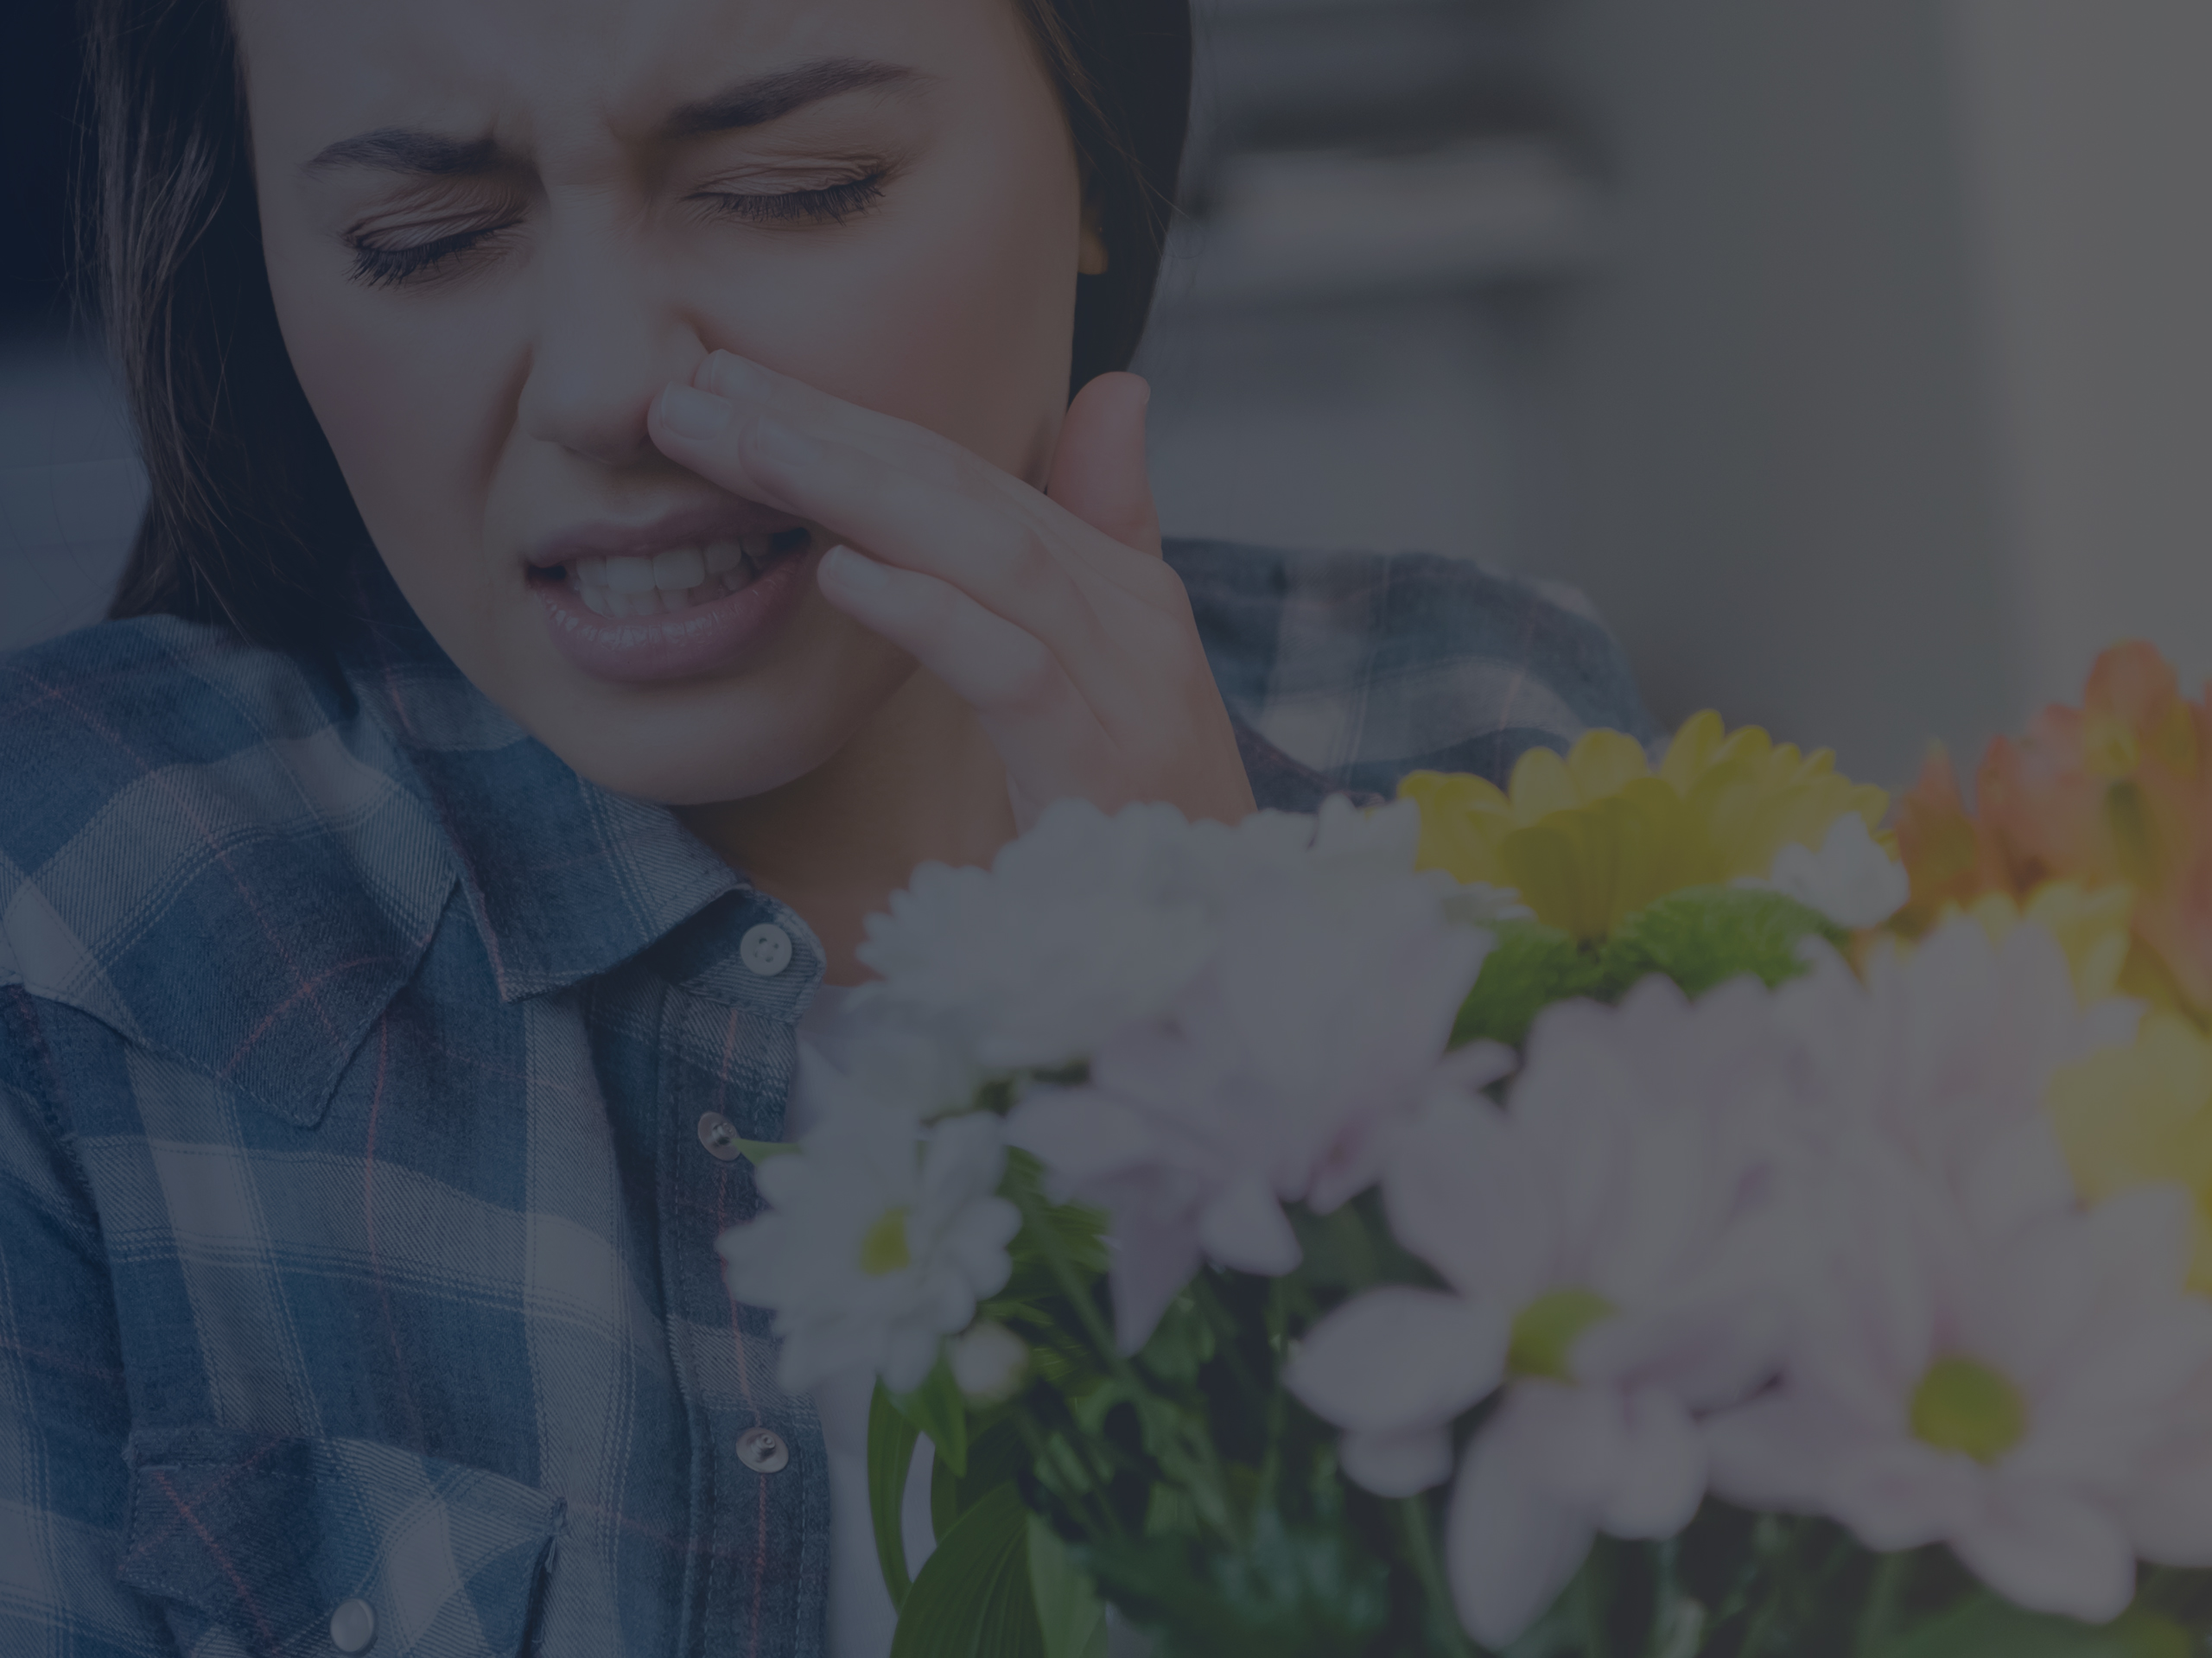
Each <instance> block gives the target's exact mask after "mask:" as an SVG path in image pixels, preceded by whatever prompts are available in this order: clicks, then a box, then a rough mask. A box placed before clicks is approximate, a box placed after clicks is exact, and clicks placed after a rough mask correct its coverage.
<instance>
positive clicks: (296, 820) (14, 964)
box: [0, 543, 1648, 1658]
mask: <svg viewBox="0 0 2212 1658" xmlns="http://www.w3.org/2000/svg"><path fill="white" fill-rule="evenodd" d="M1170 557H1171V560H1172V561H1173V563H1174V564H1175V565H1176V567H1177V568H1178V569H1179V570H1180V572H1181V573H1182V575H1183V576H1184V578H1185V583H1186V585H1187V587H1188V588H1189V590H1190V593H1191V596H1192V603H1193V606H1194V608H1195V610H1196V612H1197V614H1198V619H1199V624H1200V627H1201V631H1202V632H1203V635H1204V638H1205V643H1206V646H1207V650H1208V652H1209V656H1210V658H1211V663H1212V665H1213V668H1214V670H1215V673H1216V675H1217V678H1218V680H1219V683H1220V684H1221V688H1222V690H1223V692H1224V696H1225V699H1226V701H1227V702H1228V703H1229V706H1230V709H1231V711H1232V713H1233V715H1235V716H1236V721H1237V723H1238V726H1239V728H1240V737H1241V740H1242V742H1243V752H1244V756H1245V759H1246V762H1247V765H1248V767H1249V770H1250V772H1251V773H1252V776H1253V779H1254V784H1255V792H1256V793H1257V794H1258V796H1259V797H1260V799H1261V801H1262V804H1269V805H1275V806H1281V807H1287V808H1292V809H1301V808H1303V809H1310V808H1312V807H1313V805H1314V804H1316V803H1317V802H1318V799H1319V797H1320V795H1321V794H1322V793H1323V792H1324V791H1326V790H1328V789H1331V788H1338V787H1341V788H1349V789H1351V790H1356V791H1375V792H1384V791H1388V790H1389V788H1390V786H1391V785H1392V784H1393V783H1394V781H1395V778H1397V777H1398V776H1399V775H1401V774H1402V773H1403V772H1406V771H1408V770H1410V769H1413V768H1414V767H1416V766H1423V765H1427V766H1438V767H1448V768H1461V769H1469V770H1473V771H1477V772H1484V773H1487V774H1490V775H1491V776H1494V777H1495V776H1498V775H1501V774H1502V773H1503V772H1504V771H1505V770H1506V768H1507V767H1508V766H1509V765H1510V763H1511V762H1512V760H1513V759H1515V757H1516V755H1517V754H1518V753H1520V752H1521V751H1522V749H1524V748H1526V747H1528V746H1530V745H1532V744H1537V743H1543V744H1550V745H1560V744H1564V743H1566V742H1567V741H1568V740H1571V739H1573V737H1574V736H1575V735H1576V734H1578V733H1579V732H1580V731H1582V730H1583V729H1584V728H1586V727H1588V726H1591V725H1594V724H1601V723H1602V724H1610V725H1615V726H1622V727H1627V728H1629V729H1631V730H1633V731H1635V732H1636V733H1637V734H1638V735H1639V736H1643V735H1648V733H1647V731H1646V729H1645V717H1644V715H1643V711H1642V709H1641V707H1640V705H1639V704H1638V702H1637V698H1636V695H1635V692H1634V689H1633V688H1632V686H1631V684H1630V679H1629V676H1628V674H1627V672H1626V670H1625V668H1624V664H1623V663H1622V661H1621V659H1620V657H1619V656H1618V652H1617V651H1616V650H1615V648H1614V646H1613V645H1612V643H1611V640H1610V639H1609V638H1608V637H1607V636H1606V634H1605V631H1604V630H1603V629H1602V628H1601V627H1600V626H1599V625H1598V624H1597V622H1596V621H1595V619H1593V618H1592V617H1591V616H1590V615H1589V614H1588V613H1587V612H1586V611H1585V610H1583V609H1582V608H1580V606H1579V604H1578V603H1577V601H1575V600H1573V596H1572V595H1571V594H1565V593H1563V592H1561V591H1559V590H1554V589H1549V588H1540V587H1538V586H1535V585H1533V584H1530V583H1526V582H1521V581H1510V580H1505V579H1502V578H1499V577H1496V576H1493V575H1487V574H1485V573H1484V572H1483V571H1481V570H1479V569H1476V568H1474V567H1471V566H1469V565H1467V564H1465V563H1460V562H1453V561H1449V560H1445V559H1439V558H1430V557H1425V556H1413V555H1407V556H1355V555H1327V556H1322V555H1285V554H1279V553H1271V552H1267V551H1262V550H1260V549H1249V548H1233V547H1230V546H1225V545H1222V544H1217V543H1174V544H1172V545H1171V549H1170ZM393 597H394V598H396V594H395V595H393ZM367 641H368V642H365V643H363V644H360V645H358V646H355V647H349V649H348V650H347V651H346V653H345V654H344V655H343V657H341V659H340V662H339V663H338V664H335V665H334V666H331V667H325V668H318V667H315V666H312V665H310V664H307V663H305V662H303V661H301V660H296V659H294V658H292V657H287V656H284V655H281V654H278V653H275V652H271V651H260V650H255V649H251V648H248V647H245V646H244V645H240V644H238V643H237V642H236V641H235V640H234V639H232V638H229V637H228V636H226V634H224V633H222V632H218V631H217V630H214V629H212V628H207V627H201V626H192V625H188V624H186V623H183V622H180V621H177V620H175V619H142V620H138V621H133V622H124V623H108V624H104V625H102V626H96V627H92V628H89V629H86V630H85V631H83V632H78V633H74V634H72V635H69V636H67V637H66V638H60V639H57V640H54V641H50V642H48V643H46V644H44V645H38V646H35V647H34V648H32V649H30V650H28V651H22V652H19V653H17V654H16V655H15V656H13V657H3V658H0V1652H4V1653H5V1654H6V1655H7V1658H94V1655H101V1658H106V1655H124V1654H130V1655H174V1654H190V1655H197V1658H238V1655H247V1654H251V1655H255V1658H278V1655H283V1658H293V1655H308V1654H324V1653H329V1652H333V1651H352V1650H358V1649H361V1643H362V1642H363V1640H364V1638H365V1637H367V1638H368V1639H369V1640H370V1642H371V1645H370V1647H369V1648H368V1649H370V1650H372V1651H373V1653H374V1654H375V1655H377V1658H448V1655H451V1658H461V1655H469V1658H481V1655H487V1654H489V1655H510V1654H519V1653H523V1652H532V1653H539V1654H543V1655H548V1658H613V1655H620V1654H631V1655H640V1658H642V1655H648V1654H650V1655H655V1658H660V1655H685V1658H690V1655H699V1658H707V1655H740V1654H743V1655H777V1658H815V1655H817V1654H819V1653H820V1652H821V1650H822V1647H823V1598H824V1585H825V1582H826V1579H827V1575H828V1565H829V1557H828V1552H829V1526H828V1485H827V1480H826V1476H825V1461H824V1453H823V1445H822V1439H821V1434H820V1431H819V1426H818V1424H817V1420H816V1419H815V1417H814V1413H813V1411H812V1408H811V1407H810V1403H809V1401H807V1400H806V1399H804V1398H798V1397H792V1396H790V1395H787V1394H784V1393H782V1392H780V1391H779V1389H778V1388H777V1386H776V1382H775V1365H774V1363H773V1360H774V1352H775V1344H774V1341H773V1338H772V1334H771V1331H770V1325H769V1319H768V1318H767V1317H766V1315H765V1314H764V1313H762V1312H760V1311H758V1310H756V1309H752V1308H747V1307H743V1306H739V1305H734V1304H733V1303H732V1302H731V1300H730V1299H729V1297H728V1293H726V1291H725V1289H724V1287H723V1285H722V1281H721V1274H720V1270H719V1266H720V1263H719V1261H718V1260H717V1258H716V1256H715V1253H714V1250H713V1248H712V1244H713V1242H714V1240H715V1236H716V1235H717V1234H719V1233H720V1232H721V1230H722V1229H724V1228H726V1227H728V1226H730V1225H732V1224H734V1223H737V1222H740V1221H742V1220H743V1219H745V1218H746V1217H747V1216H748V1215H750V1214H751V1213H752V1212H753V1209H754V1205H755V1202H756V1200H755V1197H754V1195H753V1186H752V1183H751V1180H750V1178H749V1174H748V1166H747V1164H745V1163H744V1162H743V1161H742V1160H741V1159H740V1160H722V1159H721V1158H718V1157H717V1156H715V1155H712V1154H710V1153H709V1151H708V1150H707V1149H706V1148H705V1146H704V1144H703V1140H702V1133H701V1120H702V1117H707V1116H709V1115H710V1114H711V1116H712V1117H715V1118H721V1119H726V1120H727V1121H728V1122H729V1123H730V1124H732V1125H734V1128H735V1129H736V1132H737V1133H738V1134H740V1135H742V1136H746V1137H748V1138H758V1139H773V1138H775V1137H777V1135H778V1134H779V1131H780V1128H781V1126H782V1117H783V1109H784V1101H785V1093H786V1090H787V1089H788V1088H789V1086H790V1083H791V1078H792V1074H793V1070H794V1065H795V1044H794V1039H793V1034H792V1030H793V1026H794V1024H795V1022H796V1021H797V1020H798V1017H799V1015H800V1013H802V1012H803V1010H804V1008H805V1007H806V1005H807V1002H808V1001H809V999H810V997H811V996H812V994H813V993H814V989H815V987H816V985H817V983H818V982H819V981H820V978H821V975H822V969H823V954H822V950H821V949H820V947H819V945H818V944H817V942H816V940H815V938H814V937H813V935H812V934H811V933H810V931H808V929H807V926H806V924H805V922H804V920H802V919H801V918H799V917H798V916H797V915H796V914H794V913H792V912H791V911H790V910H788V909H786V908H785V907H784V906H783V905H780V904H779V903H777V902H775V901H774V900H772V899H769V898H766V897H765V896H763V895H762V894H760V893H758V892H756V891H754V890H753V888H752V887H751V886H749V885H748V884H747V881H746V880H745V879H744V878H743V876H742V875H741V874H740V873H736V872H734V871H733V870H732V869H730V868H729V867H727V866H725V865H724V864H723V863H721V861H718V860H717V859H716V858H715V856H714V854H712V853H710V852H709V850H708V848H706V847H705V846H704V845H702V843H701V842H698V841H697V840H696V839H695V838H693V837H692V836H691V835H690V834H689V833H688V832H687V831H686V830H685V829H683V827H682V826H681V825H680V824H679V823H678V822H677V819H676V817H675V816H674V815H673V814H671V812H670V811H668V810H666V809H664V808H663V807H660V806H657V805H653V804H647V803H645V802H643V801H639V800H636V799H633V798H629V797H623V796H620V795H616V794H613V793H611V792H609V791H606V790H604V789H601V788H598V787H596V786H594V785H592V784H590V783H588V782H586V781H584V780H583V779H582V778H579V777H578V776H576V775H575V773H574V772H571V771H570V770H569V768H568V767H567V766H565V765H563V764H562V763H561V762H560V761H559V760H558V759H556V758H555V757H554V756H553V755H552V754H551V753H550V752H549V751H548V750H547V749H545V748H544V747H543V746H541V745H539V744H538V743H537V741H536V740H533V739H531V738H530V737H529V736H528V735H526V734H524V732H523V731H521V730H520V729H519V728H518V727H517V726H516V725H515V724H514V723H513V722H512V721H510V720H509V719H507V718H506V717H505V715H502V714H501V713H500V712H499V710H498V709H496V708H493V706H492V704H491V703H490V702H488V701H486V699H485V698H484V697H483V696H482V695H481V694H480V693H479V692H477V691H476V690H475V689H474V687H472V686H471V685H470V684H469V683H467V681H466V680H465V679H463V678H462V677H461V676H460V675H459V673H458V672H457V671H456V670H454V668H453V667H452V665H451V664H450V663H448V661H447V659H446V658H445V657H443V655H442V653H441V652H439V651H438V650H437V649H436V647H435V645H434V644H432V643H431V642H430V640H429V637H428V635H427V634H426V633H424V632H423V631H422V630H421V629H420V627H419V626H418V625H416V624H415V623H414V622H413V619H412V618H411V617H410V616H406V615H404V607H402V609H401V610H400V611H397V612H392V613H388V614H387V615H386V616H385V620H384V622H383V623H381V624H380V625H379V626H377V627H376V628H374V629H373V630H372V631H371V632H370V634H369V635H368V636H367ZM764 930H766V931H764ZM748 938H749V939H750V940H751V941H752V945H753V947H752V948H750V949H748V948H747V940H748ZM764 939H765V940H766V943H765V944H764V943H763V942H762V941H763V940H764ZM786 945H788V950H787V952H786V951H785V946H786ZM785 954H787V956H788V959H787V960H780V961H779V956H784V955H785ZM762 1429H765V1430H766V1431H767V1432H768V1433H770V1434H772V1435H773V1436H774V1437H773V1439H762V1438H761V1437H760V1435H759V1434H758V1433H757V1432H754V1431H755V1430H762ZM747 1436H750V1437H747ZM741 1441H742V1448H741Z"/></svg>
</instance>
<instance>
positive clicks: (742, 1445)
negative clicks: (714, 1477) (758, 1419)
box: [737, 1427, 791, 1474]
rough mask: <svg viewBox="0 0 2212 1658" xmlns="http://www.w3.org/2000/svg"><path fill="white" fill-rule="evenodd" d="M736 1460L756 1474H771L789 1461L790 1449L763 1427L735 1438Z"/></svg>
mask: <svg viewBox="0 0 2212 1658" xmlns="http://www.w3.org/2000/svg"><path fill="white" fill-rule="evenodd" d="M737 1459H738V1461H740V1462H741V1463H743V1464H745V1465H746V1466H747V1468H750V1469H751V1470H752V1471H753V1472H754V1473H756V1474H772V1473H775V1472H776V1471H779V1469H781V1468H782V1467H783V1465H784V1464H785V1463H787V1462H789V1461H790V1460H791V1447H790V1446H789V1445H785V1443H784V1442H783V1440H782V1439H779V1438H778V1437H777V1436H776V1435H775V1434H773V1433H771V1432H769V1431H768V1430H767V1429H766V1428H765V1427H756V1428H747V1430H746V1431H745V1432H742V1433H741V1434H739V1435H738V1436H737Z"/></svg>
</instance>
